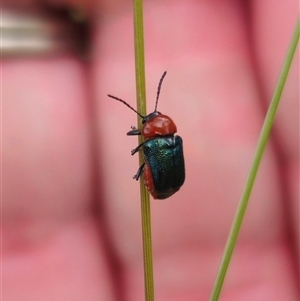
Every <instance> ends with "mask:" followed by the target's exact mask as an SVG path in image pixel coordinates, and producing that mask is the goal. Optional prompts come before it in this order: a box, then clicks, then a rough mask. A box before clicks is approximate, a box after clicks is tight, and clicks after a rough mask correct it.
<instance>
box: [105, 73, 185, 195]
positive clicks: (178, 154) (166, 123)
mask: <svg viewBox="0 0 300 301" xmlns="http://www.w3.org/2000/svg"><path fill="white" fill-rule="evenodd" d="M166 74H167V72H166V71H165V72H164V73H163V75H162V77H161V79H160V81H159V84H158V88H157V96H156V102H155V109H154V111H153V112H152V113H150V114H148V115H147V116H143V115H141V114H140V113H139V112H138V111H136V110H135V109H134V108H132V107H131V106H130V105H129V104H128V103H127V102H125V101H124V100H122V99H120V98H118V97H115V96H112V95H110V94H108V97H110V98H113V99H115V100H118V101H120V102H122V103H123V104H125V105H126V106H127V107H128V108H130V109H131V110H132V111H134V112H135V113H137V114H138V115H139V116H140V117H141V118H142V129H141V130H139V129H137V128H136V127H133V126H132V127H131V130H130V131H129V132H128V133H127V135H128V136H133V135H142V136H143V138H144V139H145V140H144V142H143V143H141V144H140V145H138V146H137V147H136V148H135V149H133V150H132V151H131V155H134V154H135V153H137V152H138V151H140V150H141V149H142V150H143V157H144V163H143V164H142V165H141V166H140V168H139V169H138V171H137V173H136V175H135V176H134V177H133V178H134V179H136V180H138V179H139V178H140V176H141V175H142V174H143V177H144V183H145V185H146V188H147V190H148V191H149V193H150V194H151V195H152V197H153V198H154V199H166V198H168V197H170V196H171V195H173V194H174V193H175V192H177V191H178V190H179V189H180V187H181V186H182V185H183V183H184V181H185V167H184V157H183V144H182V138H181V137H180V136H175V135H174V134H175V133H176V132H177V127H176V125H175V123H174V121H173V120H172V119H171V118H170V117H169V116H167V115H164V114H162V113H160V112H158V111H157V104H158V99H159V94H160V90H161V85H162V82H163V79H164V77H165V76H166Z"/></svg>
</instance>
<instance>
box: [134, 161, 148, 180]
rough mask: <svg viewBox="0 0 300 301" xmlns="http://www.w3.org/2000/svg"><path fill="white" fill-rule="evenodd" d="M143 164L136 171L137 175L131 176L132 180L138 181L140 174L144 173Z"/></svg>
mask: <svg viewBox="0 0 300 301" xmlns="http://www.w3.org/2000/svg"><path fill="white" fill-rule="evenodd" d="M144 167H145V163H143V164H142V165H141V166H140V168H139V169H138V171H137V173H136V174H135V175H134V176H133V178H134V179H136V180H138V179H139V178H140V176H141V174H142V173H143V171H144Z"/></svg>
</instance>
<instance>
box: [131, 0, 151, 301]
mask: <svg viewBox="0 0 300 301" xmlns="http://www.w3.org/2000/svg"><path fill="white" fill-rule="evenodd" d="M133 6H134V9H133V15H134V16H133V18H134V51H135V77H136V99H137V110H138V112H139V113H141V115H143V116H146V115H147V113H146V85H145V56H144V26H143V0H134V1H133ZM138 124H139V126H141V119H140V117H139V116H138ZM142 142H143V139H142V137H141V136H140V137H139V143H142ZM143 162H144V159H143V155H142V153H141V152H139V163H140V165H141V164H142V163H143ZM140 193H141V211H142V236H143V255H144V282H145V300H146V301H154V284H153V263H152V238H151V214H150V213H151V212H150V211H151V210H150V198H149V193H148V191H147V189H146V188H145V185H144V183H143V181H140Z"/></svg>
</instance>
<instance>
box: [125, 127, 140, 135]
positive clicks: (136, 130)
mask: <svg viewBox="0 0 300 301" xmlns="http://www.w3.org/2000/svg"><path fill="white" fill-rule="evenodd" d="M134 135H141V132H140V130H139V129H137V128H136V127H135V126H132V127H131V131H129V132H128V133H127V136H134Z"/></svg>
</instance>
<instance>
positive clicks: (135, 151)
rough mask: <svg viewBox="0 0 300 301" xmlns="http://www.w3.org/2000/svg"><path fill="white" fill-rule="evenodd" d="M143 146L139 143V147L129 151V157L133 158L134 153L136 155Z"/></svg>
mask: <svg viewBox="0 0 300 301" xmlns="http://www.w3.org/2000/svg"><path fill="white" fill-rule="evenodd" d="M143 145H144V142H143V143H141V144H140V145H139V146H137V147H136V148H134V149H133V150H131V156H133V155H134V154H135V153H137V152H138V151H139V150H140V148H141V147H142V146H143Z"/></svg>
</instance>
